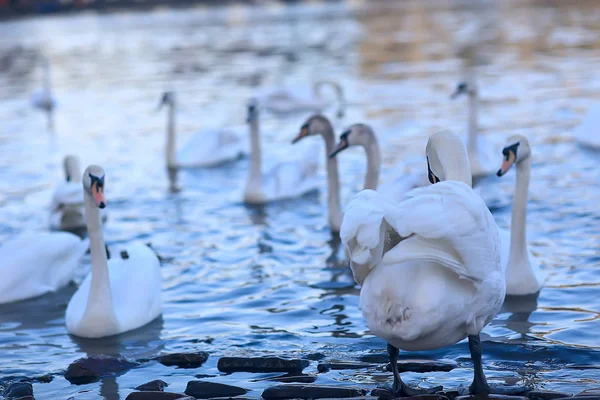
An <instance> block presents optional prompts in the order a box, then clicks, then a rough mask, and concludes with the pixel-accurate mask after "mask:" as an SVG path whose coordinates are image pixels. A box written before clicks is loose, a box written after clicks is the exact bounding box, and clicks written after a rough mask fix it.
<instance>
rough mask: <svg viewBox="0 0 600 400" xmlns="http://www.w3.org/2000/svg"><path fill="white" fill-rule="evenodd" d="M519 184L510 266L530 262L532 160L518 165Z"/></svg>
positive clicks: (514, 206) (511, 229) (515, 198)
mask: <svg viewBox="0 0 600 400" xmlns="http://www.w3.org/2000/svg"><path fill="white" fill-rule="evenodd" d="M516 170H517V171H516V172H517V182H516V187H515V195H514V199H513V209H512V218H511V226H510V256H509V265H511V264H515V265H516V264H517V261H518V260H524V261H527V262H528V260H529V255H528V253H527V195H528V191H529V178H530V171H531V158H526V159H525V160H523V161H521V162H519V163H518V164H517V165H516Z"/></svg>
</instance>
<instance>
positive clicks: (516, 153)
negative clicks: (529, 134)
mask: <svg viewBox="0 0 600 400" xmlns="http://www.w3.org/2000/svg"><path fill="white" fill-rule="evenodd" d="M529 156H531V147H530V146H529V140H527V138H526V137H525V136H522V135H513V136H510V137H509V138H508V139H507V140H506V145H505V146H504V149H502V157H503V160H502V166H501V167H500V169H499V170H498V172H497V173H496V175H498V176H502V175H504V174H506V173H507V172H508V170H509V169H510V168H511V167H512V166H513V165H514V164H518V163H520V162H521V161H523V160H526V159H528V158H529Z"/></svg>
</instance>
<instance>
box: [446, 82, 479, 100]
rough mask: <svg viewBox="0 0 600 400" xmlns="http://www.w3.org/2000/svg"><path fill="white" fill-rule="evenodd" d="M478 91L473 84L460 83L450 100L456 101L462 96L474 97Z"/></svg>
mask: <svg viewBox="0 0 600 400" xmlns="http://www.w3.org/2000/svg"><path fill="white" fill-rule="evenodd" d="M476 90H477V89H476V88H475V85H474V84H473V83H468V82H459V83H458V85H456V89H455V90H454V93H452V94H451V95H450V98H451V99H455V98H457V97H458V96H460V95H461V94H466V95H469V96H473V95H474V94H476Z"/></svg>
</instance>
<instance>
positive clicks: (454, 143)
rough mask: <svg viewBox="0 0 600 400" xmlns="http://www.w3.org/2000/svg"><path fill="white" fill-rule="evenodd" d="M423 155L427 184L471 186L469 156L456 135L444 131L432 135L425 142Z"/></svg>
mask: <svg viewBox="0 0 600 400" xmlns="http://www.w3.org/2000/svg"><path fill="white" fill-rule="evenodd" d="M425 153H426V155H427V169H428V171H427V172H428V173H427V176H428V178H429V182H431V183H432V184H434V183H438V182H440V181H459V182H464V183H466V184H467V185H469V186H471V185H472V177H471V164H470V163H469V156H468V155H467V149H466V147H465V145H464V143H463V142H462V140H461V139H460V137H458V135H456V134H454V133H452V132H450V131H445V130H444V131H440V132H436V133H434V134H433V135H431V137H430V138H429V140H428V141H427V147H426V150H425Z"/></svg>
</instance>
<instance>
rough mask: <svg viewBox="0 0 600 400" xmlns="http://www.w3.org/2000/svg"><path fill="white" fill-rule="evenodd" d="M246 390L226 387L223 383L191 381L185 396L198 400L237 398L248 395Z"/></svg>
mask: <svg viewBox="0 0 600 400" xmlns="http://www.w3.org/2000/svg"><path fill="white" fill-rule="evenodd" d="M246 393H248V391H247V390H246V389H243V388H240V387H237V386H230V385H224V384H222V383H214V382H205V381H189V382H188V384H187V387H186V388H185V394H188V395H190V396H193V397H195V398H197V399H211V398H213V397H235V396H240V395H242V394H246Z"/></svg>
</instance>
